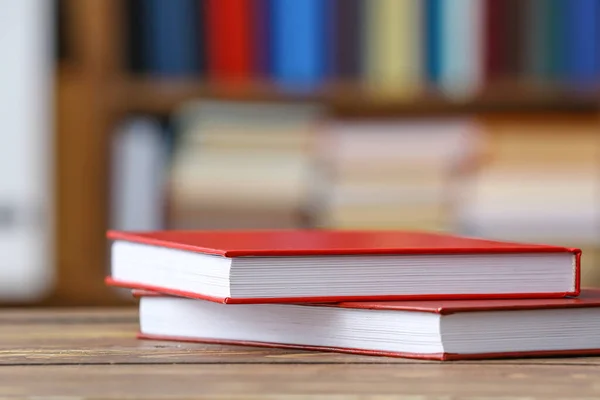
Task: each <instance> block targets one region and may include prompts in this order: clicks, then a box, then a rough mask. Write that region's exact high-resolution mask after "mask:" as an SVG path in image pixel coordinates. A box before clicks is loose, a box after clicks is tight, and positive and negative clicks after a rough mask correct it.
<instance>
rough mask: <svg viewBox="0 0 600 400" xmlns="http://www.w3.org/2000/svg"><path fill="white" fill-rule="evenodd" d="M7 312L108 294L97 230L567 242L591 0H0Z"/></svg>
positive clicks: (582, 152) (583, 138)
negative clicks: (388, 233)
mask: <svg viewBox="0 0 600 400" xmlns="http://www.w3.org/2000/svg"><path fill="white" fill-rule="evenodd" d="M0 54H2V60H1V62H0V121H1V122H2V123H3V125H2V129H1V130H0V139H1V140H0V304H11V305H15V304H17V305H24V306H27V305H40V304H42V305H114V304H125V303H128V302H129V301H130V299H129V295H127V294H125V295H122V294H120V293H118V292H116V291H114V290H112V289H110V288H107V287H105V285H104V283H103V279H104V276H105V275H106V273H107V271H108V268H109V262H108V261H109V257H108V252H107V248H108V246H107V243H106V240H105V233H106V230H107V229H129V230H155V229H236V228H245V229H250V228H252V229H266V228H314V229H324V228H336V229H426V230H434V231H441V232H451V233H457V234H462V235H470V236H486V237H490V238H497V239H505V240H519V241H528V242H541V243H549V244H560V245H567V246H576V247H581V248H582V249H583V250H584V252H583V254H584V255H583V264H584V265H583V268H584V270H583V282H584V284H585V285H586V286H600V269H599V268H600V265H598V264H599V263H600V257H598V256H599V255H600V191H599V189H600V179H599V178H600V177H599V176H598V171H599V165H598V163H599V161H600V158H599V154H598V152H599V150H600V142H599V141H600V137H599V136H600V135H599V134H600V119H599V117H600V114H599V113H600V89H599V88H600V86H598V83H599V81H600V0H19V1H12V0H0Z"/></svg>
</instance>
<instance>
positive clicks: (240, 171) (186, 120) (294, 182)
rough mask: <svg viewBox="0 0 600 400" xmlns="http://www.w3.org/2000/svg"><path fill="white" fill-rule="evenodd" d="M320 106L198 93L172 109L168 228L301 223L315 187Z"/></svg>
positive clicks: (321, 116)
mask: <svg viewBox="0 0 600 400" xmlns="http://www.w3.org/2000/svg"><path fill="white" fill-rule="evenodd" d="M322 114H323V111H322V109H321V107H320V106H318V105H312V104H276V103H260V102H257V103H249V102H241V103H236V102H226V101H225V102H220V101H198V102H193V103H188V104H186V105H185V106H183V107H182V108H181V109H180V110H179V111H178V112H177V114H176V116H175V122H174V125H175V130H176V131H177V135H178V137H177V141H176V144H175V150H174V155H173V161H172V165H171V167H170V176H169V184H168V188H169V189H168V191H169V224H170V227H172V228H174V229H189V228H195V229H226V228H237V229H257V228H271V229H277V228H293V227H298V226H302V223H303V222H302V221H303V218H304V216H305V214H306V213H308V210H309V209H310V208H311V207H313V203H315V202H316V201H317V200H316V199H317V195H318V193H316V192H317V190H316V189H315V187H314V185H313V183H314V181H315V176H316V175H317V174H316V173H315V170H316V165H315V162H314V158H313V152H312V151H313V148H314V146H315V145H314V143H315V135H316V133H317V129H318V127H319V124H320V123H321V120H322V118H323V115H322Z"/></svg>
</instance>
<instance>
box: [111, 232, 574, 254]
mask: <svg viewBox="0 0 600 400" xmlns="http://www.w3.org/2000/svg"><path fill="white" fill-rule="evenodd" d="M107 237H108V239H110V240H123V241H131V242H137V243H144V244H150V245H156V246H164V247H168V248H173V249H179V250H187V251H191V252H198V253H205V254H215V255H220V256H225V257H258V256H309V255H369V254H370V255H376V254H457V253H469V254H477V253H479V254H489V253H558V252H560V253H564V252H569V253H576V252H578V249H572V248H567V247H562V246H549V245H543V244H527V243H514V242H503V241H494V240H486V239H478V238H470V237H462V236H454V235H450V234H441V233H433V232H412V231H408V232H407V231H391V230H390V231H374V230H373V231H370V230H367V231H352V230H339V231H338V230H256V231H254V230H248V231H227V230H225V231H177V230H171V231H157V232H123V231H109V232H108V233H107Z"/></svg>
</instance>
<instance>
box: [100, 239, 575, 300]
mask: <svg viewBox="0 0 600 400" xmlns="http://www.w3.org/2000/svg"><path fill="white" fill-rule="evenodd" d="M107 236H108V239H109V240H110V241H113V242H117V243H137V244H142V245H149V246H150V247H151V248H166V249H175V250H181V251H184V252H185V254H186V257H187V254H188V253H190V254H196V253H198V254H201V255H208V256H210V257H211V258H210V260H209V261H210V262H213V260H215V259H217V261H218V262H221V261H225V262H227V260H231V261H232V262H238V261H239V262H240V263H245V262H250V263H252V262H256V260H257V259H259V260H260V264H259V268H260V269H261V270H262V271H263V273H264V271H267V273H268V275H252V274H251V275H250V276H249V277H248V278H247V280H245V281H244V280H242V281H240V282H250V284H252V283H256V282H258V283H257V284H261V282H262V279H268V280H269V281H270V282H274V281H273V280H272V279H273V276H274V275H277V274H278V272H279V271H281V273H282V275H284V276H286V277H287V276H289V275H286V274H288V272H286V271H289V269H286V268H288V267H282V266H281V265H283V264H281V263H286V262H287V261H286V260H289V259H291V260H292V261H290V262H292V264H294V263H295V265H298V264H297V263H302V262H303V263H304V264H302V265H301V266H300V268H299V270H300V273H301V274H305V271H306V272H308V273H310V272H311V271H317V272H319V271H321V267H319V266H318V265H320V264H315V263H318V262H325V263H329V264H323V265H324V267H323V268H325V269H326V270H328V271H329V273H328V274H329V275H328V276H330V277H331V276H333V278H331V279H333V280H332V281H331V282H332V284H333V285H335V284H336V281H335V278H336V277H337V276H338V275H335V274H336V273H337V272H336V271H339V274H344V273H347V272H346V271H347V270H346V269H344V268H347V267H348V265H352V264H351V263H352V262H353V261H352V260H353V258H352V257H349V258H347V257H348V256H367V255H368V256H374V257H372V258H369V259H361V261H359V263H358V264H355V266H354V267H353V268H355V269H354V270H353V271H358V272H357V273H358V274H359V275H360V279H359V280H360V281H361V282H362V281H367V282H369V284H373V285H375V286H377V289H378V290H379V287H380V286H381V285H380V283H379V282H380V281H386V278H385V277H384V276H382V275H380V274H379V273H375V272H374V273H373V274H371V275H367V276H365V274H364V271H365V268H367V267H368V268H371V269H372V270H373V271H376V269H373V268H378V267H375V266H374V264H369V263H370V262H375V263H377V262H380V260H381V259H382V258H381V257H377V256H386V257H390V256H395V255H396V256H397V255H402V256H412V257H415V258H416V259H417V260H416V261H415V262H417V263H419V267H418V269H417V271H419V270H422V271H427V272H423V273H419V274H417V275H418V276H422V277H423V279H424V281H425V285H429V283H430V282H433V283H434V285H435V284H436V283H435V282H436V275H432V272H431V271H434V270H438V271H439V270H440V269H439V268H441V271H442V272H441V273H442V275H444V271H446V269H447V268H450V267H451V264H450V262H457V263H458V264H457V265H455V266H454V267H456V268H467V269H465V270H464V271H463V272H462V273H464V274H469V275H470V276H471V277H472V278H474V281H476V282H475V283H473V284H476V285H477V286H478V287H477V289H476V290H477V292H475V293H474V292H473V291H470V292H468V293H464V294H461V293H455V292H452V293H447V292H446V293H444V294H442V295H440V294H436V293H437V292H436V293H434V292H431V293H429V292H419V293H412V294H398V293H391V292H394V291H395V290H397V289H396V286H394V287H392V288H390V289H389V291H387V289H386V293H383V294H376V295H372V294H369V295H359V294H352V293H349V294H348V292H346V294H343V295H341V294H339V295H338V294H329V293H330V289H329V288H327V289H326V290H325V289H324V291H323V293H322V294H318V295H317V294H314V293H313V292H312V291H311V293H313V294H311V295H301V294H299V295H295V296H294V295H291V294H289V293H287V291H286V290H287V289H285V288H287V287H290V288H294V287H295V284H296V283H297V282H296V281H294V280H287V278H283V279H284V281H279V282H280V285H281V286H278V285H275V284H271V285H270V287H275V288H276V289H277V288H280V287H283V288H284V289H282V292H281V293H275V294H273V293H274V292H269V293H270V295H265V296H262V292H261V293H258V294H255V295H250V296H241V297H236V296H234V295H228V296H221V295H217V294H214V293H213V294H209V293H204V292H197V291H193V290H186V289H182V288H181V287H180V286H179V284H173V285H175V286H170V287H168V285H165V284H164V282H163V281H162V280H160V279H159V280H154V281H153V282H154V283H152V284H150V283H148V281H145V282H144V283H142V282H141V281H139V280H137V278H136V279H135V280H131V279H124V278H123V277H122V276H121V278H119V277H116V276H114V275H111V276H110V277H108V278H107V283H108V284H110V285H114V286H122V287H127V288H131V289H149V290H156V291H161V292H164V293H169V294H173V295H177V296H184V297H191V298H201V299H208V300H212V301H217V302H225V303H269V302H270V303H283V302H337V301H347V300H358V301H362V300H398V299H402V300H404V299H407V298H419V299H432V298H433V299H436V298H437V299H439V298H443V299H449V298H467V299H473V298H523V297H538V298H539V297H564V296H568V295H576V294H578V293H579V284H580V257H581V251H580V250H579V249H574V248H567V247H560V246H547V245H540V244H521V243H512V242H499V241H492V240H484V239H476V238H468V237H459V236H453V235H447V234H439V233H429V232H406V231H345V230H342V231H335V230H333V231H332V230H258V231H160V232H121V231H109V232H108V235H107ZM113 254H114V253H113ZM490 255H492V256H494V257H495V256H499V257H500V258H503V257H508V258H510V259H515V258H516V257H518V256H520V255H524V256H523V257H526V260H522V261H518V263H519V264H518V265H515V267H514V268H519V269H520V270H522V269H523V268H526V267H527V268H528V266H527V263H529V261H528V260H529V259H530V257H531V256H541V257H543V260H542V263H543V265H540V266H536V267H535V268H536V269H535V271H539V270H538V269H537V268H538V267H539V268H544V267H545V266H546V261H545V260H546V257H551V258H552V260H555V259H556V258H555V257H560V259H561V261H560V265H559V268H561V271H563V272H561V274H564V276H563V278H560V279H561V280H560V281H559V284H558V285H559V286H556V285H555V286H553V287H554V288H557V287H560V289H558V290H546V288H545V287H542V288H541V289H540V285H539V284H538V282H541V279H544V278H546V276H545V275H544V272H533V274H534V275H528V276H530V277H529V278H526V279H528V281H530V282H533V285H536V288H537V289H536V290H535V291H526V290H523V289H521V291H515V292H511V291H512V290H513V289H512V287H513V284H512V283H511V284H510V287H505V289H506V290H508V291H506V290H505V291H502V292H490V290H496V289H495V286H489V285H492V284H494V285H495V282H494V279H493V278H487V277H489V276H490V275H485V276H486V278H487V279H484V280H481V278H479V277H478V276H477V275H478V274H479V273H484V274H485V273H486V272H482V271H484V270H483V269H482V268H483V267H486V265H482V264H480V263H479V261H477V262H476V264H472V263H473V262H474V261H469V260H473V259H474V257H483V258H484V259H485V260H488V257H489V256H490ZM212 256H219V257H216V258H215V257H212ZM313 256H314V257H313ZM328 256H341V257H343V260H342V261H340V260H341V259H340V257H337V258H335V259H336V260H337V261H336V262H335V263H334V264H331V260H332V258H330V257H328ZM425 256H435V257H433V259H434V261H431V262H433V263H437V264H435V265H433V267H435V268H437V269H428V268H430V267H428V266H427V265H432V264H422V263H421V262H422V261H423V260H425V258H426V257H425ZM437 256H448V257H449V258H451V260H450V259H449V260H445V259H444V260H442V261H441V264H440V261H436V260H439V258H438V257H437ZM135 257H137V256H135ZM135 257H134V258H135ZM323 257H325V261H323ZM422 257H425V258H422ZM461 257H467V260H463V259H462V258H461ZM401 258H402V260H405V259H406V258H405V257H401ZM430 258H431V257H430ZM383 259H384V260H386V259H387V258H383ZM411 259H413V258H411ZM457 259H458V260H459V261H452V260H457ZM130 260H131V259H130ZM320 260H321V261H320ZM393 260H394V261H393V263H394V264H393V267H390V268H389V269H387V270H386V271H387V272H382V273H388V274H391V275H389V276H392V277H396V276H399V275H398V274H402V273H403V272H402V271H403V270H402V269H403V267H402V264H399V263H400V262H402V260H399V259H398V258H394V259H393ZM269 262H273V263H274V264H269ZM130 263H131V261H128V262H127V266H129V264H130ZM365 263H366V264H365ZM468 263H470V264H468ZM521 263H525V264H521ZM171 264H172V261H168V265H171ZM196 264H197V265H198V267H194V268H200V267H201V266H202V265H203V261H200V260H198V261H194V265H196ZM219 265H220V264H219ZM231 265H233V264H231ZM238 265H241V264H238ZM255 265H256V264H255ZM286 265H287V264H286ZM411 265H412V264H411ZM465 265H466V266H465ZM495 265H496V264H494V263H492V264H491V267H490V266H487V267H486V268H488V273H492V274H494V273H496V272H495V271H500V270H497V269H496V268H497V267H496V266H495ZM511 265H512V264H511ZM250 267H251V266H250ZM332 268H333V269H332ZM468 268H470V269H468ZM489 268H491V270H490V269H489ZM503 268H505V267H503ZM510 268H513V267H510ZM142 270H144V271H145V270H146V266H144V267H142ZM217 270H218V269H217ZM247 270H248V269H246V271H247ZM138 271H139V270H138ZM201 271H202V270H201V269H198V272H201ZM396 271H398V272H396ZM456 271H458V269H457V270H456ZM502 271H506V272H498V274H504V275H500V278H504V277H507V278H508V279H512V280H513V281H514V282H515V283H517V284H520V282H521V279H522V278H518V279H517V280H516V281H515V279H514V278H511V277H512V276H517V275H515V272H511V271H513V269H508V270H507V269H506V268H505V269H503V270H502ZM113 273H114V271H113ZM160 273H161V274H164V272H160ZM315 273H316V272H315ZM332 274H333V275H332ZM505 274H509V275H505ZM540 274H541V275H540ZM234 275H235V276H239V275H236V274H231V275H229V276H234ZM446 275H447V274H446ZM138 276H139V275H138ZM162 276H164V275H162ZM260 276H262V278H261V277H260ZM346 276H350V275H344V279H346ZM363 276H364V277H363ZM411 276H415V275H414V274H411ZM452 276H455V275H454V274H452V275H451V276H450V278H448V279H450V280H453V281H456V280H455V279H453V278H452ZM540 276H541V277H540ZM561 276H562V275H561ZM409 278H410V279H412V278H411V277H409ZM315 279H316V280H315V281H310V282H311V283H309V285H311V290H312V285H315V284H319V285H321V284H322V279H321V278H319V277H317V278H315ZM324 279H327V276H326V278H324ZM352 279H354V278H352ZM394 279H395V278H394ZM398 279H400V280H401V282H405V278H404V275H402V277H400V278H398ZM417 279H418V278H417ZM566 279H568V282H567V281H566ZM468 280H469V279H463V280H459V281H458V282H459V283H458V285H461V284H462V282H463V281H465V282H466V281H468ZM313 282H314V283H313ZM421 282H422V281H421ZM562 282H566V283H565V284H564V286H563V283H562ZM183 284H185V282H184V283H183ZM244 284H245V283H244ZM485 285H488V286H485ZM268 286H269V285H268ZM484 286H485V287H488V289H486V290H482V289H481V288H482V287H484ZM338 287H339V286H338ZM294 290H295V289H294ZM338 290H344V288H342V289H338ZM369 293H373V292H369ZM377 293H379V292H377ZM252 296H256V297H252Z"/></svg>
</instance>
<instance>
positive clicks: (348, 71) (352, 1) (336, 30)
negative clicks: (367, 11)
mask: <svg viewBox="0 0 600 400" xmlns="http://www.w3.org/2000/svg"><path fill="white" fill-rule="evenodd" d="M333 4H334V7H333V12H332V15H331V18H330V22H331V25H333V28H332V35H333V40H332V47H333V51H332V53H333V57H332V58H333V60H332V64H333V67H332V75H334V76H335V78H338V79H341V80H344V81H348V80H356V79H358V78H359V77H360V71H361V53H360V49H361V48H362V45H361V33H362V31H363V26H362V22H363V20H362V11H363V0H333Z"/></svg>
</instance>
